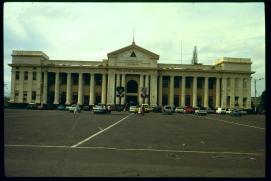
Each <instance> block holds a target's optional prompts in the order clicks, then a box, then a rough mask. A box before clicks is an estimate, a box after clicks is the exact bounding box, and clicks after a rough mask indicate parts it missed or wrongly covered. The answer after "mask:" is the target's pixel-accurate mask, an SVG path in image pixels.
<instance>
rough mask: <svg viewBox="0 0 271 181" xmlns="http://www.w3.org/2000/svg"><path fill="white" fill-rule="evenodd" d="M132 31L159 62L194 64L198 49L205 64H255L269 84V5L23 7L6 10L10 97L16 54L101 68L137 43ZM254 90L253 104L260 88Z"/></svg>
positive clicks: (13, 5) (6, 77)
mask: <svg viewBox="0 0 271 181" xmlns="http://www.w3.org/2000/svg"><path fill="white" fill-rule="evenodd" d="M133 28H134V29H135V35H134V36H135V42H136V44H137V45H139V46H141V47H143V48H145V49H148V50H150V51H152V52H154V53H156V54H158V55H160V60H159V63H184V64H189V63H190V62H191V58H192V52H193V48H194V46H197V49H198V59H199V60H198V62H200V63H203V64H207V65H208V64H209V65H211V64H213V61H214V60H216V59H217V58H220V57H240V58H251V60H252V71H256V73H255V74H253V75H252V77H253V78H262V77H264V78H265V18H264V4H263V3H23V2H19V3H18V2H17V3H5V4H4V81H5V83H7V87H6V88H5V95H6V94H9V92H10V79H11V68H10V67H9V66H8V65H7V64H9V63H11V53H12V50H36V51H43V52H44V53H46V54H47V55H48V56H49V57H50V59H57V60H86V61H101V60H102V59H105V58H107V53H109V52H111V51H114V50H117V49H119V48H122V47H125V46H128V45H130V44H131V43H132V39H133ZM181 42H182V43H181ZM181 45H182V51H181ZM181 57H182V58H181ZM251 88H252V96H253V97H254V81H253V82H252V87H251ZM263 90H265V80H259V81H257V95H261V93H262V91H263Z"/></svg>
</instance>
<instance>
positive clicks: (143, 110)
mask: <svg viewBox="0 0 271 181" xmlns="http://www.w3.org/2000/svg"><path fill="white" fill-rule="evenodd" d="M141 109H142V110H141V113H142V116H144V113H145V108H144V106H143V105H142V107H141Z"/></svg>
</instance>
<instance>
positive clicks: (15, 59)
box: [9, 41, 254, 109]
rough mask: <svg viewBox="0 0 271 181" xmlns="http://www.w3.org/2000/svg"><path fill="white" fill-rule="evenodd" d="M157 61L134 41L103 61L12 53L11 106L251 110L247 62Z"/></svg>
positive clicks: (228, 59)
mask: <svg viewBox="0 0 271 181" xmlns="http://www.w3.org/2000/svg"><path fill="white" fill-rule="evenodd" d="M158 60H159V55H157V54H155V53H153V52H151V51H149V50H146V49H144V48H142V47H140V46H138V45H136V44H135V42H134V41H133V42H132V44H131V45H129V46H126V47H124V48H121V49H119V50H116V51H113V52H111V53H108V54H107V59H104V60H102V61H70V60H50V59H49V57H48V56H47V55H46V54H45V53H43V52H41V51H19V50H14V51H13V52H12V64H9V65H10V66H11V68H12V74H11V75H12V76H11V95H10V102H11V103H32V102H33V103H37V104H45V105H46V104H66V105H69V104H79V105H96V104H98V103H102V104H109V105H116V104H120V105H124V104H126V103H130V102H134V103H136V104H142V103H146V104H156V105H160V106H162V105H172V106H193V107H198V106H203V107H211V108H217V107H225V108H234V107H235V106H238V107H239V108H244V109H250V108H251V74H253V73H254V72H252V71H251V63H252V62H251V60H250V59H247V58H229V57H224V58H221V59H218V60H217V61H215V63H214V64H213V65H203V64H199V63H191V64H161V63H158Z"/></svg>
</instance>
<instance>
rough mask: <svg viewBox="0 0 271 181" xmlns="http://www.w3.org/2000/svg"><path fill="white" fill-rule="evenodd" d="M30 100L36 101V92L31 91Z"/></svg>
mask: <svg viewBox="0 0 271 181" xmlns="http://www.w3.org/2000/svg"><path fill="white" fill-rule="evenodd" d="M32 100H33V101H35V100H36V91H32Z"/></svg>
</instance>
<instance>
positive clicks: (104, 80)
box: [101, 73, 106, 104]
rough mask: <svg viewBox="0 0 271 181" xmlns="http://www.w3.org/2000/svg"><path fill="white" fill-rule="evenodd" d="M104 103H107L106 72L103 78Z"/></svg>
mask: <svg viewBox="0 0 271 181" xmlns="http://www.w3.org/2000/svg"><path fill="white" fill-rule="evenodd" d="M101 101H102V104H106V74H105V73H103V78H102V100H101Z"/></svg>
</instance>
